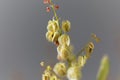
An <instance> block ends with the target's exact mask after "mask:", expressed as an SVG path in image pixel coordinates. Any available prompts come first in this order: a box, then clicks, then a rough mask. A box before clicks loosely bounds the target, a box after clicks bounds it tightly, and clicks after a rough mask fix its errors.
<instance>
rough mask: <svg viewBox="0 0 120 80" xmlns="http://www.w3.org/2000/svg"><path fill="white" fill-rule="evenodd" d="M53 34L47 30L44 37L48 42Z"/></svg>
mask: <svg viewBox="0 0 120 80" xmlns="http://www.w3.org/2000/svg"><path fill="white" fill-rule="evenodd" d="M53 36H54V33H53V32H52V31H48V32H47V33H46V39H47V40H48V41H50V42H52V38H53Z"/></svg>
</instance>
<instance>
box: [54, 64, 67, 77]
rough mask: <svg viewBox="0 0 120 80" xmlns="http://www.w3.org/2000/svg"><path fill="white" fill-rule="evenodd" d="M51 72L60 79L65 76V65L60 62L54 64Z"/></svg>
mask: <svg viewBox="0 0 120 80" xmlns="http://www.w3.org/2000/svg"><path fill="white" fill-rule="evenodd" d="M53 71H54V72H55V73H56V74H57V75H58V76H60V77H63V76H65V75H66V72H67V68H66V65H65V63H62V62H59V63H56V64H55V66H54V68H53Z"/></svg>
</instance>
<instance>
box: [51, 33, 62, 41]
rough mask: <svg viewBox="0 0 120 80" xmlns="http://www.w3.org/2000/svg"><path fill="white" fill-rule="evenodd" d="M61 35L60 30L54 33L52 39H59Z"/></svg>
mask: <svg viewBox="0 0 120 80" xmlns="http://www.w3.org/2000/svg"><path fill="white" fill-rule="evenodd" d="M59 36H60V33H59V32H54V35H53V38H52V41H53V42H56V41H58V37H59Z"/></svg>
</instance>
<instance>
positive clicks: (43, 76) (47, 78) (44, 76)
mask: <svg viewBox="0 0 120 80" xmlns="http://www.w3.org/2000/svg"><path fill="white" fill-rule="evenodd" d="M49 79H50V77H49V76H48V75H45V74H43V75H42V80H49Z"/></svg>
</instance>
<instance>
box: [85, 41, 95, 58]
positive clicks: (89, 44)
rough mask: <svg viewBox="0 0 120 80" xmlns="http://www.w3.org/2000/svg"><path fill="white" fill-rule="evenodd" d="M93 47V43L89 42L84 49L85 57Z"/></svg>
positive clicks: (88, 55)
mask: <svg viewBox="0 0 120 80" xmlns="http://www.w3.org/2000/svg"><path fill="white" fill-rule="evenodd" d="M93 49H94V44H93V42H89V43H88V44H87V46H86V48H85V51H86V55H87V57H88V58H89V57H90V55H91V53H92V52H93Z"/></svg>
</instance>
